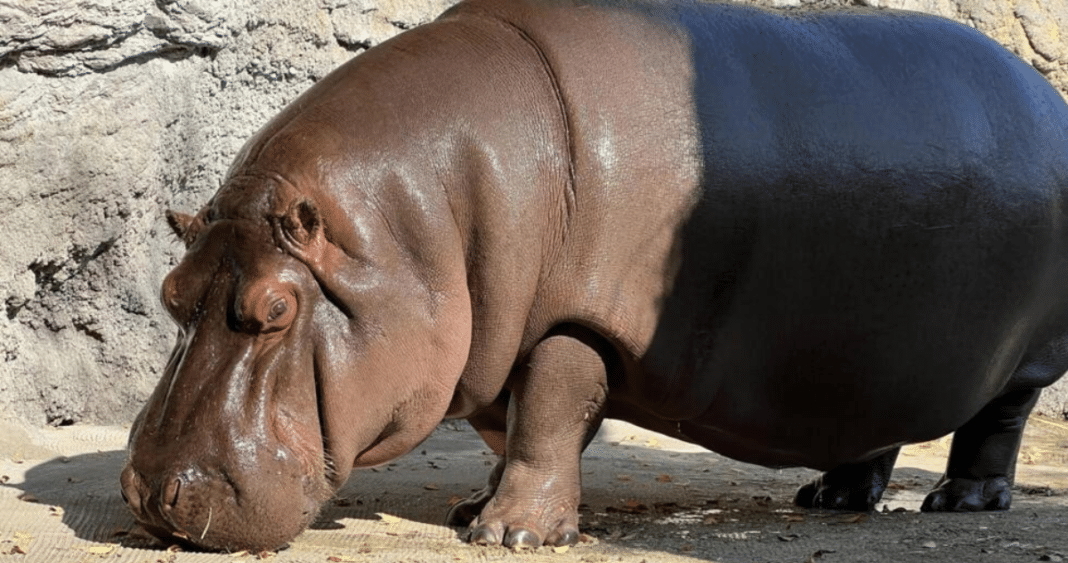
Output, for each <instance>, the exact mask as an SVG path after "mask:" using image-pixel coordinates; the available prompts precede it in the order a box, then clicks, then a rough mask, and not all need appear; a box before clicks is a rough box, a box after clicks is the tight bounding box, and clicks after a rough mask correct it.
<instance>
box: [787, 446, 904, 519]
mask: <svg viewBox="0 0 1068 563" xmlns="http://www.w3.org/2000/svg"><path fill="white" fill-rule="evenodd" d="M898 451H899V450H897V449H894V450H890V451H888V452H886V453H884V454H882V455H880V456H879V457H876V458H874V459H871V460H869V461H865V462H860V463H850V464H846V465H841V466H839V467H835V468H834V469H832V470H830V471H828V472H826V473H824V474H823V475H821V476H819V477H818V478H816V479H815V480H814V481H812V482H811V483H809V484H807V485H804V486H803V487H801V488H800V489H798V491H797V495H796V496H795V497H794V504H796V505H798V506H801V507H804V508H824V509H829V510H850V511H854V512H871V511H872V510H875V504H876V503H877V502H879V499H881V498H882V497H883V492H885V491H886V486H887V485H888V484H889V483H890V473H891V472H892V471H893V469H894V461H895V460H896V459H897V453H898Z"/></svg>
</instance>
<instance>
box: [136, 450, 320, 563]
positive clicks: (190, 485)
mask: <svg viewBox="0 0 1068 563" xmlns="http://www.w3.org/2000/svg"><path fill="white" fill-rule="evenodd" d="M265 481H267V482H264V483H261V484H260V483H257V484H254V485H252V486H249V487H240V486H238V485H237V484H236V483H235V482H234V480H233V479H230V478H228V477H227V476H226V475H224V474H223V473H221V472H217V471H206V470H203V469H201V468H198V467H188V468H185V469H180V470H170V471H164V472H161V473H160V474H158V475H153V476H148V475H146V474H144V473H142V472H140V471H138V470H137V469H136V468H135V467H134V465H133V464H132V463H129V464H127V466H126V467H125V469H123V472H122V476H121V486H122V495H123V498H124V499H125V501H126V504H127V505H128V506H129V507H130V510H131V511H132V512H133V514H134V516H135V518H136V519H137V520H138V522H139V523H140V524H141V525H142V526H143V527H144V529H145V530H146V531H148V532H149V533H151V534H152V535H154V536H156V537H157V538H159V539H160V540H161V541H163V542H164V543H167V544H171V543H184V544H188V545H192V546H196V547H199V548H202V549H211V550H224V551H241V550H249V551H254V552H255V551H268V550H275V549H279V548H280V547H283V546H284V545H285V544H286V542H288V541H289V540H291V539H293V538H294V537H296V536H297V535H298V534H299V533H300V532H301V530H303V529H304V528H305V527H307V526H308V525H309V524H310V523H311V521H312V520H313V519H314V518H315V515H316V513H317V512H318V508H319V506H318V502H316V501H315V500H314V499H312V498H311V497H309V496H308V495H306V494H304V491H303V489H304V487H303V486H302V484H301V483H300V481H301V480H300V479H297V480H296V482H292V483H282V482H278V481H277V479H270V478H268V479H265Z"/></svg>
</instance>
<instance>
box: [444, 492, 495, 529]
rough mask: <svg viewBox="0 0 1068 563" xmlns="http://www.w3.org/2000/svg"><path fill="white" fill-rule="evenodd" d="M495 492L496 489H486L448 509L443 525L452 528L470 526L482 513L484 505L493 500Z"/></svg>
mask: <svg viewBox="0 0 1068 563" xmlns="http://www.w3.org/2000/svg"><path fill="white" fill-rule="evenodd" d="M495 490H496V488H490V487H486V488H485V489H482V490H481V491H479V492H477V493H475V494H473V495H471V496H470V497H468V498H466V499H464V500H461V501H460V502H458V503H456V504H454V505H452V507H451V508H449V513H448V514H447V515H446V516H445V525H446V526H453V527H464V526H470V525H471V523H472V522H474V521H475V518H478V515H479V514H481V513H482V509H483V508H485V506H486V503H488V502H489V501H490V499H491V498H493V493H494V491H495Z"/></svg>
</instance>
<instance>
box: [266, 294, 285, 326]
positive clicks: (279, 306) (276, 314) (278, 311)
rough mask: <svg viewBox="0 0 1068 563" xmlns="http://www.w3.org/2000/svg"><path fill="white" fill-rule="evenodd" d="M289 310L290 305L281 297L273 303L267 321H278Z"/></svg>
mask: <svg viewBox="0 0 1068 563" xmlns="http://www.w3.org/2000/svg"><path fill="white" fill-rule="evenodd" d="M288 310H289V305H288V304H287V303H286V300H285V299H279V300H277V301H275V302H274V303H273V304H272V305H271V310H270V312H268V313H267V322H269V323H272V322H274V321H277V320H278V319H279V318H280V317H281V316H282V315H284V314H286V311H288Z"/></svg>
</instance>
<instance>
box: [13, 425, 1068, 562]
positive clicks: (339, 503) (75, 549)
mask: <svg viewBox="0 0 1068 563" xmlns="http://www.w3.org/2000/svg"><path fill="white" fill-rule="evenodd" d="M126 432H127V429H125V428H119V427H91V426H71V427H66V428H55V429H53V428H49V429H26V428H24V427H21V426H19V425H17V424H14V423H10V422H6V423H5V422H0V482H2V485H0V563H8V562H10V563H33V562H42V563H44V562H48V563H52V562H66V561H70V562H85V563H95V562H105V561H106V562H115V563H120V562H129V563H187V562H188V563H192V562H213V563H238V562H249V563H250V562H252V561H256V560H258V559H261V558H262V559H266V560H270V561H276V562H278V563H283V562H322V563H325V562H335V563H336V562H356V561H360V562H362V561H393V562H406V563H415V562H439V561H441V562H468V561H479V562H483V561H486V562H490V561H502V562H503V561H507V562H530V561H552V562H556V563H577V562H583V563H601V562H616V561H619V562H624V563H641V562H643V561H644V562H647V563H653V562H654V561H657V562H659V561H665V562H676V561H712V562H722V563H727V562H765V561H768V562H791V563H809V562H812V563H815V562H817V561H818V562H819V563H835V562H847V561H848V562H864V561H872V562H900V561H983V562H987V561H989V562H1002V561H1021V562H1023V561H1063V560H1068V423H1065V422H1063V421H1055V420H1050V419H1044V418H1033V419H1032V421H1031V423H1030V425H1029V429H1028V434H1027V438H1026V441H1025V445H1024V448H1023V451H1022V454H1021V458H1020V465H1019V472H1018V478H1017V490H1016V494H1015V499H1014V504H1013V509H1012V510H1011V511H1009V512H1006V513H993V514H991V513H984V514H921V513H920V512H918V510H919V506H920V503H921V501H922V500H923V496H924V494H926V491H927V489H928V488H930V487H931V486H932V485H933V484H934V482H935V481H936V480H937V479H938V476H939V475H940V473H941V471H942V466H943V464H944V463H945V456H946V452H947V451H948V445H949V440H948V438H944V439H942V440H939V441H936V442H930V443H926V444H920V445H916V446H912V447H909V448H907V449H906V450H905V451H904V452H903V453H902V455H901V457H900V458H899V459H898V466H897V469H896V470H895V472H894V478H893V481H892V483H891V489H890V490H889V491H888V494H887V495H886V498H885V499H884V501H885V502H884V503H883V504H882V505H880V506H879V507H878V510H877V511H876V512H875V513H873V514H868V515H861V514H850V513H833V512H813V511H805V510H800V509H797V508H795V507H793V506H792V505H791V504H790V500H791V498H792V496H793V492H794V490H795V489H796V487H797V486H798V485H800V484H801V483H803V482H805V481H806V480H808V479H810V478H811V477H813V476H814V475H815V472H813V471H808V470H801V469H796V470H783V471H776V470H770V469H765V468H761V467H756V466H751V465H746V464H742V463H738V462H735V461H731V460H728V459H726V458H723V457H722V456H718V455H716V454H713V453H710V452H708V451H706V450H702V449H700V448H695V447H693V446H690V445H688V444H684V443H681V442H677V441H674V440H671V439H669V438H666V437H663V436H660V435H656V434H652V433H649V432H647V431H644V430H641V429H638V428H636V427H633V426H630V425H627V424H625V423H620V422H617V421H609V422H607V423H606V425H605V428H604V429H603V430H602V432H601V434H600V435H599V437H598V439H597V440H596V441H595V442H594V443H593V444H592V445H591V446H590V448H589V450H588V451H587V453H586V455H585V457H584V458H583V459H584V462H583V478H584V497H583V501H584V505H583V511H582V529H583V532H584V534H585V539H586V540H587V541H586V542H585V543H583V544H580V545H579V546H576V547H573V548H570V549H566V550H565V549H557V550H553V549H550V548H542V549H539V550H536V551H528V552H512V551H509V550H506V549H503V548H485V547H474V546H470V545H467V544H464V543H463V542H461V541H460V539H459V531H458V530H456V529H452V528H449V527H446V526H443V525H441V521H442V519H443V517H444V514H445V511H446V509H447V508H448V506H449V504H450V503H451V502H453V501H454V500H456V499H457V498H458V497H460V496H466V495H468V494H469V493H470V492H471V491H472V490H475V489H478V488H481V486H482V485H483V480H484V479H485V477H486V474H487V473H488V471H489V469H490V467H491V465H492V464H493V463H494V457H493V456H492V455H491V454H489V453H488V451H487V449H486V447H485V446H484V445H483V444H482V442H481V441H480V440H479V438H478V437H477V435H476V434H475V433H474V432H473V431H472V430H471V429H470V428H468V427H467V426H466V424H447V425H443V426H442V427H441V428H439V429H438V430H437V432H435V434H434V435H433V436H432V437H431V438H430V439H429V440H428V441H427V442H426V443H424V444H423V445H422V446H420V447H419V448H417V449H416V450H415V451H414V452H412V453H411V454H409V455H408V456H406V457H404V458H402V459H400V460H398V461H397V462H395V463H393V464H391V465H390V466H388V467H384V468H381V469H379V470H375V471H363V472H357V473H354V474H353V476H352V478H351V479H350V480H349V483H348V484H347V485H346V486H345V488H344V489H342V491H341V493H340V494H339V496H338V498H337V499H335V500H334V501H333V502H332V503H331V504H330V505H329V506H328V507H327V508H326V510H325V511H324V512H323V514H322V516H321V518H320V519H319V521H318V523H317V524H316V525H315V526H313V528H312V529H310V530H308V531H306V532H305V533H304V534H302V535H301V536H300V537H298V538H297V539H296V540H295V541H294V542H293V543H292V544H291V546H290V547H289V548H288V549H286V550H283V551H281V552H278V553H272V554H248V553H238V554H213V553H189V552H180V551H174V550H173V549H168V546H167V545H163V544H160V543H158V542H156V541H155V540H151V539H148V538H145V537H143V536H142V535H141V534H140V533H138V530H137V528H136V527H135V526H134V524H133V520H132V518H131V517H130V515H129V513H128V512H127V510H126V509H125V507H124V505H123V503H122V501H121V499H120V497H119V491H118V485H117V483H118V474H119V470H120V468H121V466H122V462H123V458H124V455H125V454H124V452H123V446H124V443H125V440H126Z"/></svg>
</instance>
